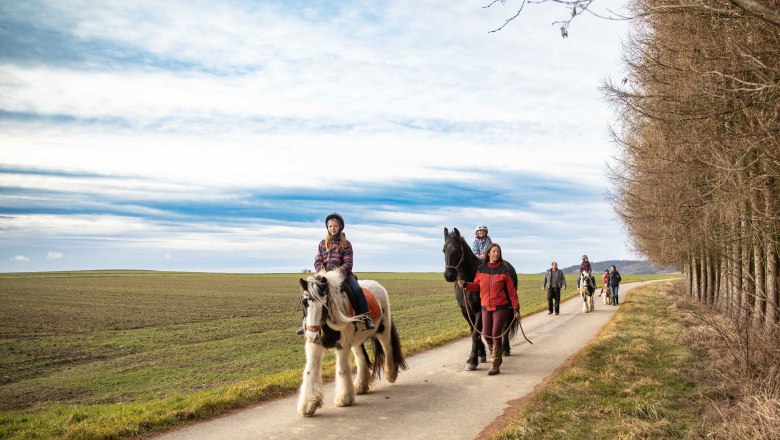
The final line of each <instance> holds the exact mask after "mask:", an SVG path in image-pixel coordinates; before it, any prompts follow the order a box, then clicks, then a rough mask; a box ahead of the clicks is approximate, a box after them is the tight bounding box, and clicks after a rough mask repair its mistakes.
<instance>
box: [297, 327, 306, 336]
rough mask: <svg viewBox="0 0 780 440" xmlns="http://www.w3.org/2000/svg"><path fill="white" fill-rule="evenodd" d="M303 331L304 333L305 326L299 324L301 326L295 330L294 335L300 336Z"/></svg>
mask: <svg viewBox="0 0 780 440" xmlns="http://www.w3.org/2000/svg"><path fill="white" fill-rule="evenodd" d="M304 333H306V328H305V327H303V326H301V328H299V329H298V331H297V332H295V334H296V335H298V336H302V335H303V334H304Z"/></svg>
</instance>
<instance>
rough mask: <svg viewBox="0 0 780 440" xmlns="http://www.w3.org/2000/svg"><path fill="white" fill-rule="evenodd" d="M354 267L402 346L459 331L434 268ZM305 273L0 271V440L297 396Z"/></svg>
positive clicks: (76, 433)
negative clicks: (383, 292) (389, 313)
mask: <svg viewBox="0 0 780 440" xmlns="http://www.w3.org/2000/svg"><path fill="white" fill-rule="evenodd" d="M358 275H359V277H360V278H362V279H376V280H378V281H380V282H381V283H382V284H383V285H384V286H385V288H387V290H388V292H389V293H390V300H391V305H392V308H393V312H394V318H395V320H396V323H397V326H398V329H399V333H400V336H401V339H402V343H403V346H404V349H405V351H406V353H407V354H413V353H415V352H418V351H420V350H424V349H427V348H430V347H433V346H437V345H441V344H443V343H446V342H448V341H451V340H454V339H457V338H459V337H463V336H466V335H467V330H466V329H467V327H466V325H465V323H464V321H463V318H462V317H461V316H460V312H459V310H458V308H457V305H456V303H455V299H454V296H453V288H452V284H451V283H447V282H445V281H444V279H443V276H442V274H441V273H359V274H358ZM301 276H302V274H261V275H256V274H213V273H173V272H154V271H89V272H56V273H27V274H0V304H2V307H0V371H2V378H0V411H1V413H0V437H12V438H48V437H69V438H109V437H113V438H116V437H121V436H133V435H137V434H142V433H144V432H149V431H154V430H160V429H164V428H167V427H171V426H174V425H176V424H178V423H181V422H183V421H186V420H190V419H194V418H202V417H208V416H211V415H214V414H218V413H220V412H223V411H226V410H228V409H230V408H235V407H237V406H242V405H246V404H250V403H254V402H258V401H262V400H264V399H268V398H274V397H278V396H281V395H285V394H290V393H292V392H294V391H295V389H296V388H297V386H298V384H299V383H300V374H301V369H302V367H303V364H304V359H305V355H304V351H303V343H302V339H301V338H300V337H298V336H295V334H294V332H295V330H296V329H297V327H298V325H299V324H300V310H299V305H298V298H299V295H300V287H299V284H298V282H297V279H298V278H300V277H301ZM667 277H668V275H650V276H645V275H641V276H631V275H626V276H625V279H624V282H631V281H639V280H646V279H659V278H667ZM519 278H520V282H519V284H520V289H519V293H520V302H521V309H522V310H521V311H522V313H523V314H524V315H525V314H529V313H534V312H537V311H540V310H544V309H546V307H547V306H546V294H545V292H543V291H542V289H541V280H542V275H520V276H519ZM569 284H570V285H571V286H573V285H574V278H573V277H572V278H570V279H569ZM573 294H574V292H573V288H569V289H568V290H567V291H565V292H564V296H572V295H573ZM466 356H467V353H464V361H465V358H466ZM331 369H332V356H329V358H328V362H327V366H326V372H327V374H330V371H331Z"/></svg>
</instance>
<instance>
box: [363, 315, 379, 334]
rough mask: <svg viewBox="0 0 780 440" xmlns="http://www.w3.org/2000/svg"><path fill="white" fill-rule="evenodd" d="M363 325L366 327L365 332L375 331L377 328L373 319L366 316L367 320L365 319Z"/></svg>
mask: <svg viewBox="0 0 780 440" xmlns="http://www.w3.org/2000/svg"><path fill="white" fill-rule="evenodd" d="M363 324H365V325H366V328H364V329H363V331H364V332H370V331H371V330H374V329H375V328H376V326H375V325H374V321H372V320H371V317H370V316H368V315H366V317H365V318H363Z"/></svg>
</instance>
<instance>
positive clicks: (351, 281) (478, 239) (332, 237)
mask: <svg viewBox="0 0 780 440" xmlns="http://www.w3.org/2000/svg"><path fill="white" fill-rule="evenodd" d="M344 226H345V222H344V218H343V217H342V216H341V214H339V213H337V212H332V213H330V214H329V215H328V216H327V217H325V227H326V228H327V231H328V232H327V234H326V235H325V238H324V239H323V240H322V241H320V244H319V246H318V248H317V254H316V255H315V257H314V269H315V271H320V270H322V269H324V270H327V271H330V270H335V269H338V270H340V271H341V272H342V274H343V275H344V281H345V282H344V285H345V289H344V290H345V293H346V294H347V296H348V297H349V301H350V303H351V304H352V305H353V307H354V308H355V315H356V316H360V317H362V321H363V325H364V328H363V331H370V330H373V329H375V325H374V323H373V321H372V320H371V316H370V315H369V313H368V302H367V301H366V296H365V294H364V293H363V289H361V288H360V286H359V285H358V283H357V279H356V278H355V275H354V274H353V273H352V261H353V252H352V244H351V243H350V242H349V240H347V237H346V235H345V234H344ZM472 251H473V252H474V255H476V256H477V257H478V258H479V259H480V260H481V261H482V264H481V265H480V266H479V269H478V270H477V275H476V276H475V277H474V280H473V281H472V282H467V281H464V280H458V285H459V286H460V287H461V288H463V289H464V290H465V291H466V292H469V293H479V295H480V301H481V305H482V332H483V335H484V336H485V339H486V342H487V343H488V348H489V350H490V353H491V360H492V363H493V365H492V367H491V369H490V371H489V372H488V374H489V375H495V374H498V373H499V372H500V370H499V367H500V365H501V362H502V346H501V334H502V331H503V329H504V327H505V325H506V323H507V322H508V321H509V320H510V319H519V317H520V316H519V315H520V303H519V301H518V297H517V286H515V285H514V283H513V281H512V277H511V276H510V271H509V266H508V265H507V264H506V263H505V262H504V260H503V258H502V255H501V246H499V245H498V244H497V243H493V242H492V240H491V239H490V236H489V235H488V228H487V226H484V225H480V226H478V227H477V228H476V230H475V231H474V241H473V243H472ZM556 271H558V272H560V270H559V269H558V267H557V263H556V262H553V263H552V267H551V269H549V270H548V271H547V274H546V275H545V281H544V288H545V289H548V305H549V312H550V314H552V313H553V312H554V313H555V314H556V315H557V314H558V311H559V304H560V289H561V288H563V289H565V288H566V279H565V278H564V277H563V274H562V273H561V274H560V276H559V275H558V273H557V272H556ZM579 273H580V274H582V273H587V274H589V275H590V277H591V279H592V281H593V285H594V286H595V277H593V271H592V268H591V265H590V261H589V260H588V256H587V255H583V256H582V264H580V268H579ZM603 281H604V284H605V285H609V288H610V289H611V290H612V303H613V305H617V285H618V284H619V283H620V274H619V273H618V272H617V268H616V267H615V266H612V268H611V271H608V270H605V271H604V274H603ZM613 282H614V287H613ZM579 283H580V281H579V278H578V280H577V287H578V288H579ZM556 290H557V301H555V300H556V295H555V293H556ZM602 293H604V292H603V291H602ZM553 303H555V304H553ZM303 333H304V329H303V328H301V329H300V330H298V332H297V334H299V335H302V334H303Z"/></svg>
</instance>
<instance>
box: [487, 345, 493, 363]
mask: <svg viewBox="0 0 780 440" xmlns="http://www.w3.org/2000/svg"><path fill="white" fill-rule="evenodd" d="M488 354H490V360H491V361H492V360H493V345H492V344H488Z"/></svg>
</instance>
